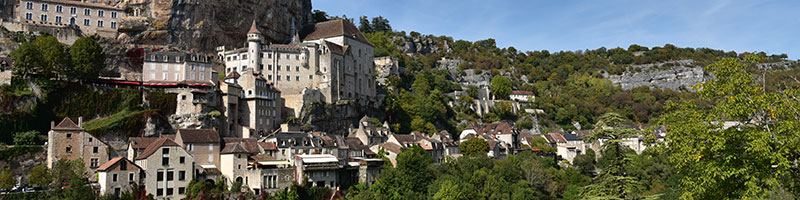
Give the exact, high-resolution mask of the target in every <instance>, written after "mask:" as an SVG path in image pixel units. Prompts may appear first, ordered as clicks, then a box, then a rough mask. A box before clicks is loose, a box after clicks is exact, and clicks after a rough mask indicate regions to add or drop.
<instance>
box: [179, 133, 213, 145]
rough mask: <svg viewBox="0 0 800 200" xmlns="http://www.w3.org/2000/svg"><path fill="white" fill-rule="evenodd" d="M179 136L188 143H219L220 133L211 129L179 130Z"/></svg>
mask: <svg viewBox="0 0 800 200" xmlns="http://www.w3.org/2000/svg"><path fill="white" fill-rule="evenodd" d="M178 135H180V136H181V140H182V142H183V143H184V144H186V143H219V142H220V141H222V140H221V139H220V138H219V133H217V131H215V130H211V129H178Z"/></svg>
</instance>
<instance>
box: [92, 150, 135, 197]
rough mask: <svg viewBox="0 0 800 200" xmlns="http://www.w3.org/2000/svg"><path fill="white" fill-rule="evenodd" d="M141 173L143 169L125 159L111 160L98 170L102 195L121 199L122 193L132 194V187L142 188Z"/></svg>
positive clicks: (98, 180)
mask: <svg viewBox="0 0 800 200" xmlns="http://www.w3.org/2000/svg"><path fill="white" fill-rule="evenodd" d="M141 172H142V168H141V167H139V166H138V165H136V164H135V163H133V162H132V161H130V160H128V159H126V158H125V157H116V158H114V159H111V160H110V161H108V162H106V163H105V164H103V165H101V166H100V168H97V182H98V183H99V184H100V194H101V195H113V196H114V197H118V198H119V196H120V195H121V194H122V192H125V191H127V192H131V191H129V190H130V188H131V186H136V187H141V185H140V184H141V182H140V178H141V174H140V173H141Z"/></svg>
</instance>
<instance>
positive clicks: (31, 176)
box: [28, 164, 53, 186]
mask: <svg viewBox="0 0 800 200" xmlns="http://www.w3.org/2000/svg"><path fill="white" fill-rule="evenodd" d="M52 181H53V179H52V177H50V170H49V169H47V165H45V164H41V165H37V166H36V167H33V169H31V172H30V173H28V183H30V184H32V185H35V186H47V185H49V184H50V183H51V182H52Z"/></svg>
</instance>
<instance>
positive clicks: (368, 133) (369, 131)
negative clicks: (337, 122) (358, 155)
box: [348, 116, 391, 146]
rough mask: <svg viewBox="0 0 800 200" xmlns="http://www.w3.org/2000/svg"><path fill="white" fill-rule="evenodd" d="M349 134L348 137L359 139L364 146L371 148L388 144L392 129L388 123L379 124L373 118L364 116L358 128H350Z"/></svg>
mask: <svg viewBox="0 0 800 200" xmlns="http://www.w3.org/2000/svg"><path fill="white" fill-rule="evenodd" d="M348 132H350V135H349V136H348V137H355V138H358V139H359V140H361V143H362V144H364V145H367V146H371V145H375V144H378V143H383V142H386V140H387V139H388V137H389V134H390V133H391V129H389V123H388V122H384V123H383V124H377V123H376V122H374V121H372V118H369V117H367V116H364V117H362V118H361V120H359V121H358V128H357V129H356V128H349V130H348Z"/></svg>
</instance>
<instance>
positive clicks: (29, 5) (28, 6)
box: [25, 2, 33, 10]
mask: <svg viewBox="0 0 800 200" xmlns="http://www.w3.org/2000/svg"><path fill="white" fill-rule="evenodd" d="M25 7H26V8H28V10H33V3H31V2H28V3H27V4H26V5H25Z"/></svg>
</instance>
